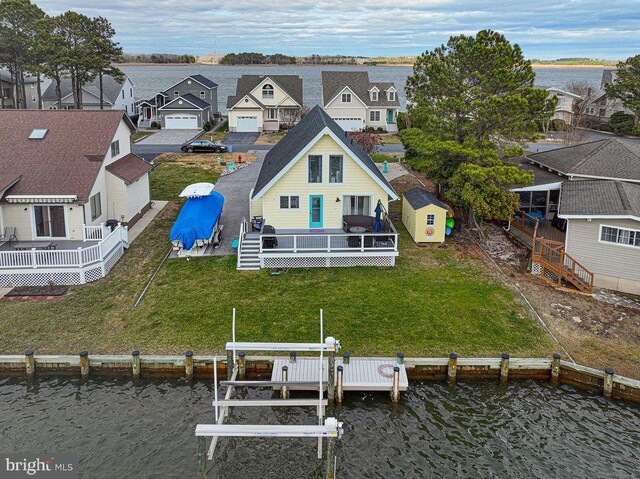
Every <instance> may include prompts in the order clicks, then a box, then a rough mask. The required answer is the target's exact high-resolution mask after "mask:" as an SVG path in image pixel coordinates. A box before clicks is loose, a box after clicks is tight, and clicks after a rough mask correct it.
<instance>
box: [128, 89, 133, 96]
mask: <svg viewBox="0 0 640 479" xmlns="http://www.w3.org/2000/svg"><path fill="white" fill-rule="evenodd" d="M129 96H130V97H132V98H133V88H129Z"/></svg>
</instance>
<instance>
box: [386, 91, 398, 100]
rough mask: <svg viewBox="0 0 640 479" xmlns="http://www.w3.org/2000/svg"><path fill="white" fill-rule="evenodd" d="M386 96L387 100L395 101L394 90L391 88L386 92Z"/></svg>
mask: <svg viewBox="0 0 640 479" xmlns="http://www.w3.org/2000/svg"><path fill="white" fill-rule="evenodd" d="M387 97H388V98H389V101H395V100H396V92H395V91H393V90H389V91H388V92H387Z"/></svg>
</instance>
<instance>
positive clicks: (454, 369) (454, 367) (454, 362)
mask: <svg viewBox="0 0 640 479" xmlns="http://www.w3.org/2000/svg"><path fill="white" fill-rule="evenodd" d="M457 374H458V355H457V354H456V353H451V354H450V355H449V366H448V367H447V381H448V382H449V383H450V384H454V383H455V382H456V375H457Z"/></svg>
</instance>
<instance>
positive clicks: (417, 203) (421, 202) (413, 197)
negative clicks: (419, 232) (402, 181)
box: [404, 188, 447, 210]
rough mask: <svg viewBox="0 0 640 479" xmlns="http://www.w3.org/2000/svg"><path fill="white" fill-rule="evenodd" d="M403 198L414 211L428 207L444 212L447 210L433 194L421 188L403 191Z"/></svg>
mask: <svg viewBox="0 0 640 479" xmlns="http://www.w3.org/2000/svg"><path fill="white" fill-rule="evenodd" d="M404 197H405V198H406V199H407V201H408V202H409V204H410V205H411V207H412V208H413V209H414V210H419V209H420V208H424V207H425V206H429V205H435V206H438V207H439V208H442V209H445V210H446V209H447V207H446V206H445V205H444V204H442V203H441V202H440V200H438V198H436V196H435V195H434V194H433V193H431V192H430V191H427V190H424V189H422V188H412V189H410V190H409V191H405V192H404Z"/></svg>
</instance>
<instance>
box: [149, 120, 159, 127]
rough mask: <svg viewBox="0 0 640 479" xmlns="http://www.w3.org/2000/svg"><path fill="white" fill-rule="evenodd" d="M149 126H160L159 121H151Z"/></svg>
mask: <svg viewBox="0 0 640 479" xmlns="http://www.w3.org/2000/svg"><path fill="white" fill-rule="evenodd" d="M151 128H160V123H158V122H157V121H152V122H151Z"/></svg>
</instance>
